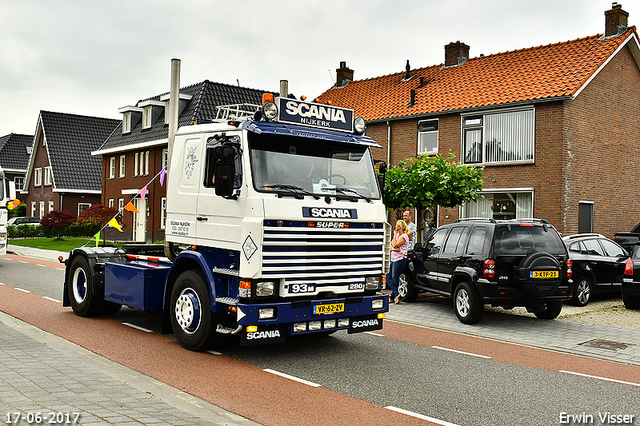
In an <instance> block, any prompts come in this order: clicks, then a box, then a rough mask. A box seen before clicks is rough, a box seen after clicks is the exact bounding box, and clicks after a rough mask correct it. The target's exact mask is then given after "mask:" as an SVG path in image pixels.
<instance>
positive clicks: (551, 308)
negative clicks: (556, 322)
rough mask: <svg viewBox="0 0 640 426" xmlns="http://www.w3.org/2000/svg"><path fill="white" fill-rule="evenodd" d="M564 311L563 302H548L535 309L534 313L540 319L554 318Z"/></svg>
mask: <svg viewBox="0 0 640 426" xmlns="http://www.w3.org/2000/svg"><path fill="white" fill-rule="evenodd" d="M560 312H562V302H547V303H546V305H545V306H543V307H540V308H537V309H534V310H533V314H534V315H535V316H537V317H538V318H540V319H549V320H550V319H554V318H556V317H557V316H558V315H560Z"/></svg>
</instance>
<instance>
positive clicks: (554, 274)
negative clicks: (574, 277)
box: [531, 271, 560, 279]
mask: <svg viewBox="0 0 640 426" xmlns="http://www.w3.org/2000/svg"><path fill="white" fill-rule="evenodd" d="M559 276H560V275H559V274H558V271H531V278H538V279H547V278H558V277H559Z"/></svg>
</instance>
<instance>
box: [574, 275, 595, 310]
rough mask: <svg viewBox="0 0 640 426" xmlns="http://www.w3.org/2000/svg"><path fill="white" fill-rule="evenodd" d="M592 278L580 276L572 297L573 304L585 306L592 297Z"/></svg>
mask: <svg viewBox="0 0 640 426" xmlns="http://www.w3.org/2000/svg"><path fill="white" fill-rule="evenodd" d="M591 288H592V286H591V280H589V279H588V278H586V277H580V279H579V280H578V282H577V284H576V287H575V289H574V290H573V295H572V297H571V304H572V305H575V306H585V305H586V304H587V303H589V300H590V299H591Z"/></svg>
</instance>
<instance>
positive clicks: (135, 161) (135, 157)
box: [133, 152, 140, 176]
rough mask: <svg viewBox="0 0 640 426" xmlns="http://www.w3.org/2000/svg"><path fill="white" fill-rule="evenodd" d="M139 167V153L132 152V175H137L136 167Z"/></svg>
mask: <svg viewBox="0 0 640 426" xmlns="http://www.w3.org/2000/svg"><path fill="white" fill-rule="evenodd" d="M139 167H140V154H139V153H137V152H136V153H135V154H133V176H138V168H139Z"/></svg>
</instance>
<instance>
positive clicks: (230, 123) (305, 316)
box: [67, 98, 388, 350]
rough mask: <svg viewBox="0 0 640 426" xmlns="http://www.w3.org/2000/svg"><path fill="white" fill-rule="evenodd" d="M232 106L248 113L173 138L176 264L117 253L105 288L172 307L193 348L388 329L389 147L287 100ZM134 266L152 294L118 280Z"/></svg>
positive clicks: (116, 299) (341, 115) (174, 324)
mask: <svg viewBox="0 0 640 426" xmlns="http://www.w3.org/2000/svg"><path fill="white" fill-rule="evenodd" d="M228 108H230V109H233V110H234V111H241V110H245V111H246V110H249V111H251V112H250V114H238V113H235V114H231V113H229V112H228V111H227V112H226V113H225V116H226V119H224V120H219V121H216V122H212V123H208V124H198V125H192V126H185V127H183V128H181V129H179V131H178V132H177V134H176V137H175V143H174V145H173V150H172V154H171V159H170V168H169V171H168V174H167V212H166V236H165V239H166V241H165V248H166V250H165V254H166V259H167V260H166V261H164V262H163V263H162V265H160V266H159V267H156V268H154V269H153V270H151V267H148V268H147V266H145V264H144V262H146V260H144V259H141V258H137V259H136V261H135V262H131V261H125V262H122V256H123V253H119V252H117V250H114V251H113V253H108V254H106V255H105V256H106V258H109V257H110V256H111V257H112V258H111V259H109V260H107V261H105V262H104V264H105V265H104V284H103V285H104V291H103V290H102V289H101V285H100V284H98V285H97V287H98V291H97V293H98V294H100V295H101V294H102V293H103V292H104V300H105V301H107V302H108V303H113V304H116V305H127V306H132V305H135V306H134V307H137V308H138V309H143V310H149V311H154V310H163V311H164V312H165V318H167V323H170V324H171V330H172V331H173V332H174V334H175V335H176V337H177V338H178V340H179V341H180V343H181V344H182V345H183V346H184V347H186V348H188V349H193V350H199V349H201V348H203V347H205V346H206V345H207V344H209V343H210V342H212V341H215V340H216V335H217V334H239V335H240V337H241V343H242V344H244V345H249V344H260V343H275V342H281V341H283V340H285V338H286V337H288V336H292V335H301V334H309V333H320V334H329V333H333V332H335V331H337V330H341V329H343V330H348V332H349V333H353V332H361V331H368V330H377V329H380V328H381V327H382V320H383V318H384V316H385V313H386V312H387V311H388V298H387V297H385V296H384V295H382V294H381V293H380V292H379V291H380V290H381V288H382V276H383V272H384V267H385V263H386V262H387V261H388V259H387V255H386V251H385V247H386V245H387V244H386V235H387V233H386V230H387V225H386V223H385V220H386V210H385V207H384V204H383V203H382V194H381V191H380V187H379V183H378V182H379V177H378V176H377V173H376V171H375V169H374V161H373V158H372V154H371V148H379V145H378V144H377V143H375V142H374V141H373V140H372V139H371V138H369V137H367V136H365V135H364V134H363V133H364V126H363V123H364V122H363V120H362V119H359V120H356V119H355V118H354V117H353V111H351V110H344V109H341V108H336V107H332V106H329V105H320V104H314V103H308V102H304V101H298V100H294V99H285V98H279V99H275V100H266V101H265V102H264V103H263V105H262V106H256V107H253V108H252V107H249V108H247V107H246V106H244V107H243V108H239V107H238V106H233V107H231V106H230V107H228ZM354 122H358V123H359V124H360V126H361V127H359V128H358V129H359V131H358V130H356V128H355V126H354ZM72 254H73V253H72ZM118 256H120V257H118ZM89 257H90V256H89ZM87 263H89V262H87ZM132 268H142V269H143V270H144V269H149V271H148V273H149V274H150V275H151V274H154V275H153V278H149V279H143V280H140V281H141V282H140V283H137V284H136V285H135V287H142V288H136V291H135V293H136V294H140V295H145V296H140V297H132V293H134V292H132V291H131V287H130V285H129V284H128V285H127V286H123V285H122V282H123V281H128V282H129V281H130V279H129V278H128V277H132V276H133V272H127V269H132ZM68 269H69V268H68ZM98 269H99V268H98ZM159 271H161V272H159ZM68 275H70V276H71V279H69V278H68V285H67V286H68V287H69V288H71V289H73V287H74V283H73V271H69V273H68ZM100 279H101V277H96V282H99V281H100ZM75 285H76V286H77V283H76V284H75ZM67 293H68V294H69V295H71V296H70V297H69V303H70V304H71V306H72V307H73V304H74V301H73V298H74V297H73V291H72V290H71V292H67ZM149 295H152V297H148V296H149ZM132 298H133V299H137V300H134V303H132V302H131V299H132ZM147 299H148V300H149V301H148V303H147Z"/></svg>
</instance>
